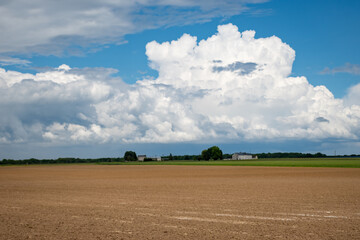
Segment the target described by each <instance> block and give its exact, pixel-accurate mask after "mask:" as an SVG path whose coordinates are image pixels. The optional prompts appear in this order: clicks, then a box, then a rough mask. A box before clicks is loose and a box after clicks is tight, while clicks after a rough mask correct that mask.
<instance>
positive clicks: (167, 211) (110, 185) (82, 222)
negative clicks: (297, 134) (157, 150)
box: [0, 165, 360, 239]
mask: <svg viewBox="0 0 360 240" xmlns="http://www.w3.org/2000/svg"><path fill="white" fill-rule="evenodd" d="M0 239H360V169H339V168H276V167H215V166H100V165H99V166H98V165H61V166H59V165H58V166H22V167H0Z"/></svg>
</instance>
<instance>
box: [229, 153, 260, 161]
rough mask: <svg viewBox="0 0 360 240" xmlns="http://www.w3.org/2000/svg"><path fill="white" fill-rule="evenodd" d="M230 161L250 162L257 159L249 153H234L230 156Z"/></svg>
mask: <svg viewBox="0 0 360 240" xmlns="http://www.w3.org/2000/svg"><path fill="white" fill-rule="evenodd" d="M231 159H232V160H252V159H258V157H257V156H253V155H252V154H249V153H234V154H233V155H232V158H231Z"/></svg>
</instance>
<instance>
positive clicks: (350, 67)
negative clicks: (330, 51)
mask: <svg viewBox="0 0 360 240" xmlns="http://www.w3.org/2000/svg"><path fill="white" fill-rule="evenodd" d="M320 73H321V74H335V73H349V74H354V75H360V64H351V63H346V64H345V65H343V66H339V67H334V68H329V67H326V68H324V70H322V71H321V72H320Z"/></svg>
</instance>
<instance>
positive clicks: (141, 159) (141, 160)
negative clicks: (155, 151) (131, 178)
mask: <svg viewBox="0 0 360 240" xmlns="http://www.w3.org/2000/svg"><path fill="white" fill-rule="evenodd" d="M145 158H146V155H138V161H139V162H143V161H144V160H145Z"/></svg>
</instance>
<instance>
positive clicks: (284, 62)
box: [0, 24, 360, 144]
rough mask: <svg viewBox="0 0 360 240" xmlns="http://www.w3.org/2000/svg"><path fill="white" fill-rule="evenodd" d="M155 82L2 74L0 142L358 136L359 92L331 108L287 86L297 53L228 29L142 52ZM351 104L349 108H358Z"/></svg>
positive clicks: (304, 89)
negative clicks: (155, 76) (157, 75)
mask: <svg viewBox="0 0 360 240" xmlns="http://www.w3.org/2000/svg"><path fill="white" fill-rule="evenodd" d="M146 54H147V56H148V59H149V64H150V66H151V67H152V68H154V69H155V70H157V71H158V72H159V77H158V78H156V79H143V80H141V81H138V82H137V83H136V84H133V85H128V84H125V83H124V82H123V81H122V80H121V79H120V78H116V77H113V76H112V74H114V73H115V72H116V70H114V69H104V68H91V69H90V68H85V69H71V68H70V67H69V66H67V65H62V66H60V67H59V68H57V69H52V70H50V71H46V72H41V73H38V74H35V75H33V74H24V73H19V72H14V71H5V70H4V69H0V96H1V97H0V113H1V116H2V117H1V118H0V121H1V122H0V142H3V143H13V142H34V141H38V142H51V143H54V144H74V143H75V144H76V143H102V142H123V143H147V142H152V143H171V142H172V143H177V142H220V141H221V142H236V141H240V140H241V141H257V140H265V141H266V140H268V141H274V140H275V141H276V140H284V139H292V140H298V139H310V140H320V139H329V138H331V139H341V140H351V141H358V139H359V137H360V127H359V126H360V106H359V105H358V102H359V101H357V102H356V99H359V96H360V91H359V89H360V88H359V86H355V87H353V88H352V89H351V90H350V91H349V94H348V96H347V97H346V98H344V99H336V98H334V96H333V94H332V93H331V92H330V91H329V90H328V89H327V88H326V87H324V86H312V85H311V84H309V82H308V81H307V79H306V78H305V77H290V74H291V71H292V64H293V61H294V60H295V51H294V50H293V49H292V48H291V47H290V46H289V45H287V44H286V43H284V42H282V41H281V39H279V38H278V37H276V36H272V37H268V38H255V31H244V32H242V33H240V32H239V31H238V28H237V27H236V26H234V25H232V24H228V25H222V26H219V27H218V32H217V33H216V34H215V35H213V36H211V37H209V38H208V39H205V40H201V41H199V42H198V41H197V38H196V37H193V36H190V35H188V34H184V35H183V36H182V37H181V38H179V39H177V40H174V41H172V42H164V43H158V42H155V41H153V42H150V43H148V44H147V45H146ZM354 99H355V100H354Z"/></svg>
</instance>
